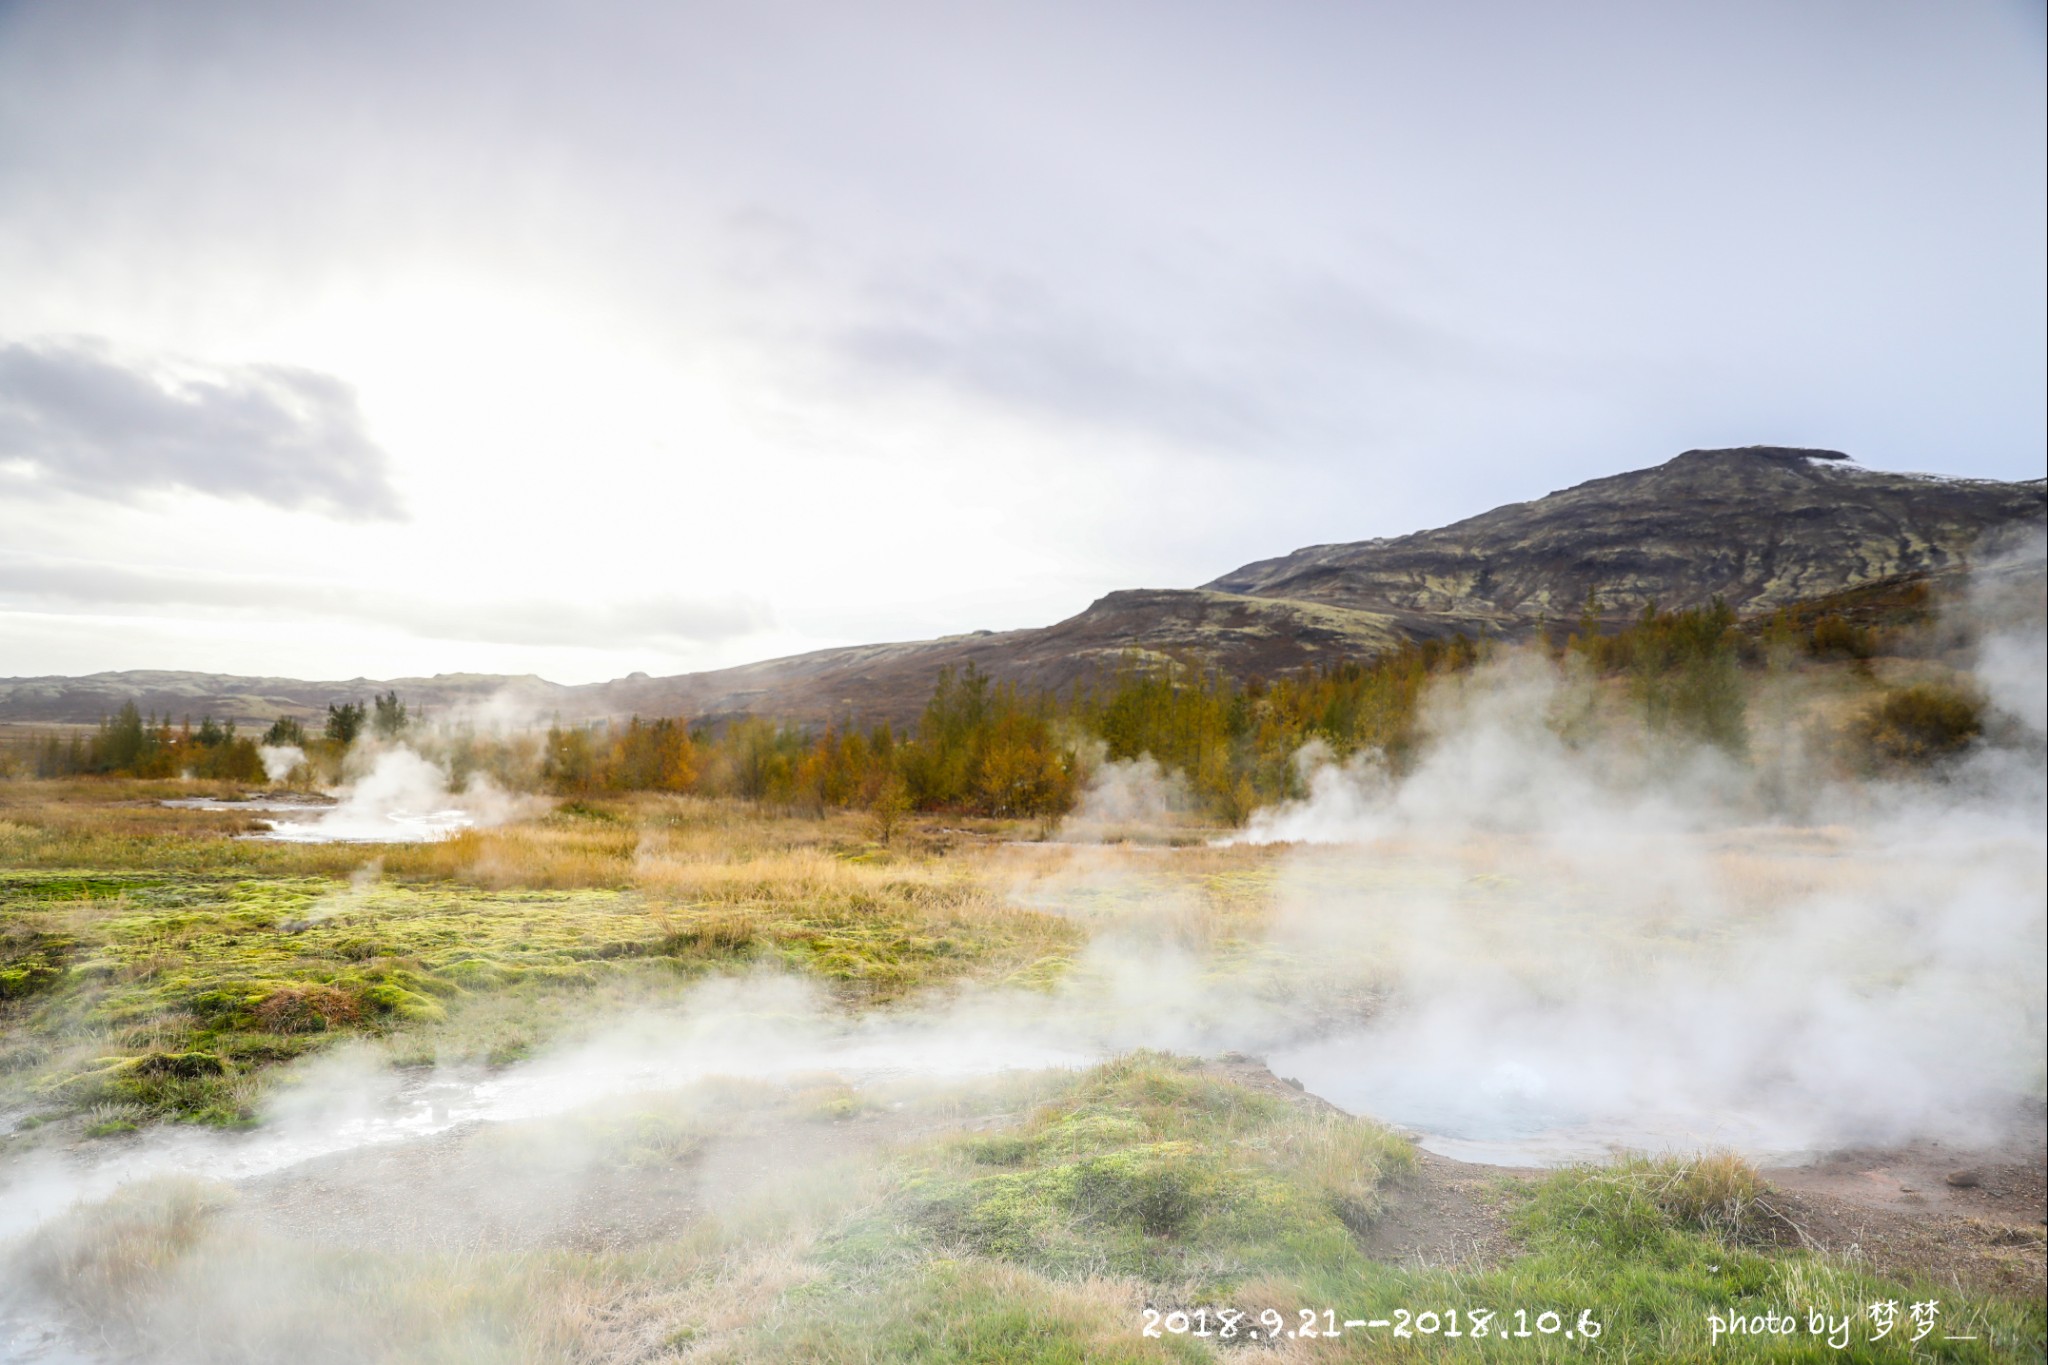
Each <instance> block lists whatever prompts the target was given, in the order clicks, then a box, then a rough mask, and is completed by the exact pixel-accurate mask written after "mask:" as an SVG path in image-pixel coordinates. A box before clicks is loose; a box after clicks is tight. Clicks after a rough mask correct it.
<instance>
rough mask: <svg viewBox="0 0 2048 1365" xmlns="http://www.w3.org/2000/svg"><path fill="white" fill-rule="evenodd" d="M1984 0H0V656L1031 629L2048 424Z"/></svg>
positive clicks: (570, 645)
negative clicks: (1253, 578)
mask: <svg viewBox="0 0 2048 1365" xmlns="http://www.w3.org/2000/svg"><path fill="white" fill-rule="evenodd" d="M2042 12H2043V7H2042V5H2041V4H2040V3H2039V0H2013V2H2012V3H1992V2H1991V0H1920V2H1919V3H1895V2H1893V0H1802V3H1797V4H1786V3H1783V0H1761V2H1759V3H1753V4H1752V3H1742V0H1703V2H1702V3H1670V4H1642V3H1638V2H1635V0H1629V2H1627V3H1615V4H1598V3H1557V4H1544V5H1532V4H1527V3H1478V2H1461V0H1446V2H1438V3H1427V4H1424V3H1412V2H1404V3H1372V2H1371V0H1354V2H1353V3H1328V2H1327V0H1320V2H1317V3H1308V2H1307V0H1301V2H1300V3H1295V2H1292V0H1275V2H1274V3H1265V4H1256V5H1255V4H1247V3H1242V0H1239V2H1238V3H1228V4H1226V3H1207V2H1206V0H1172V3H1164V2H1162V3H1157V4H1154V3H1143V2H1137V3H1121V2H1119V0H1109V3H1103V0H1095V2H1094V3H1086V4H1082V3H1073V4H1065V3H1049V2H1048V0H1035V2H1034V3H1029V4H1004V3H976V4H957V3H956V4H938V3H933V4H928V5H926V4H897V3H866V4H858V5H846V4H826V3H808V4H794V3H776V2H775V0H747V2H746V3H716V4H713V3H706V4H679V3H620V2H617V0H578V3H576V4H573V5H572V4H568V3H560V4H543V3H531V2H530V0H488V3H484V2H483V0H456V2H455V3H434V4H420V3H418V2H417V0H399V2H395V3H366V2H365V0H350V3H347V4H335V3H332V0H322V3H307V4H294V3H277V2H276V0H267V2H266V3H260V4H259V3H245V4H229V3H210V2H209V0H179V3H176V4H165V3H162V0H138V2H137V3H119V2H118V0H92V2H91V3H61V2H60V0H48V2H47V3H15V4H7V3H0V675H23V674H39V673H81V672H89V671H95V670H100V669H113V668H193V669H204V670H208V671H220V672H240V673H268V674H289V675H295V676H301V677H350V676H355V675H359V674H367V675H370V676H373V677H375V676H397V675H404V674H414V673H434V672H457V671H490V672H529V671H531V672H537V673H540V674H542V675H544V676H547V677H551V678H554V679H557V680H560V681H587V680H593V679H598V678H605V677H613V676H617V675H620V674H623V673H626V672H630V671H632V670H635V669H644V670H646V671H648V672H653V673H664V672H678V671H683V670H688V669H695V668H703V667H713V666H718V665H721V664H728V663H738V662H743V661H746V660H750V659H757V658H762V657H767V656H770V655H775V654H782V653H789V652H794V651H796V650H800V649H805V648H813V647H818V646H822V645H828V644H839V643H852V642H858V641H867V640H878V639H909V638H918V637H923V636H928V635H936V634H945V633H951V632H957V631H964V630H972V629H977V628H994V629H1000V628H1006V627H1012V626H1024V625H1037V624H1044V623H1049V622H1051V621H1054V620H1056V619H1059V618H1061V617H1064V616H1067V615H1070V614H1072V613H1073V612H1075V611H1078V610H1080V609H1081V608H1082V607H1085V606H1086V605H1087V604H1088V603H1089V602H1090V601H1091V600H1093V599H1094V598H1096V597H1097V596H1099V595H1101V594H1102V593H1104V592H1106V591H1109V590H1111V589H1114V588H1119V587H1135V586H1192V585H1194V584H1197V583H1200V582H1202V581H1205V580H1207V579H1209V578H1212V577H1215V576H1216V575H1218V574H1220V573H1222V572H1224V571H1226V570H1228V569H1231V568H1233V567H1235V566H1236V565H1238V564H1240V563H1243V562H1245V561H1247V560H1251V559H1256V558H1262V557H1266V556H1270V555H1274V554H1279V553H1284V552H1286V551H1287V550H1290V549H1293V548H1295V547H1297V546H1300V545H1304V544H1312V543H1317V542H1324V541H1340V540H1357V539H1362V538H1365V537H1368V536H1377V535H1392V534H1399V533H1401V532H1404V531H1409V530H1414V529H1418V528H1420V527H1424V526H1432V525H1439V524H1442V523H1444V522H1447V521H1451V520H1455V519H1457V518H1459V517H1462V516H1467V515H1471V514H1473V513H1477V512H1480V511H1484V510H1485V509H1487V508H1489V507H1492V506H1495V505H1497V504H1499V503H1502V502H1508V501H1515V500H1520V499H1525V498H1530V497H1535V496H1539V495H1541V494H1543V493H1545V492H1548V491H1550V490H1552V489H1556V488H1561V487H1565V486H1567V485H1570V484H1572V483H1576V482H1579V481H1581V480H1584V479H1587V478H1592V477H1597V476H1599V475H1602V474H1608V473H1614V472H1618V471H1620V470H1623V469H1629V468H1638V467H1641V466H1644V465H1649V464H1654V463H1658V462H1661V461H1662V460H1665V459H1668V458H1669V457H1670V456H1672V455H1674V454H1676V453H1677V452H1679V451H1681V450H1683V449H1686V448H1688V447H1693V446H1716V445H1743V444H1750V443H1755V442H1770V443H1782V444H1797V445H1820V446H1830V447H1834V448H1837V449H1842V450H1846V451H1848V452H1850V453H1851V454H1852V455H1854V456H1855V457H1856V458H1857V459H1859V460H1861V461H1863V462H1865V463H1867V464H1870V465H1874V466H1878V467H1883V468H1895V469H1921V470H1929V471H1942V472H1951V473H1958V474H1970V475H1983V476H1992V477H1999V478H2009V479H2016V478H2037V477H2040V476H2041V475H2042V473H2043V472H2044V454H2043V451H2044V431H2043V421H2044V418H2043V414H2044V409H2048V400H2044V392H2043V373H2044V370H2048V357H2044V353H2043V333H2044V295H2048V281H2044V272H2043V254H2044V252H2043V241H2044V233H2048V225H2044V172H2043V165H2044V161H2048V150H2044V146H2043V141H2044V138H2043V128H2044V122H2048V118H2044V96H2043V64H2044V32H2043V22H2042Z"/></svg>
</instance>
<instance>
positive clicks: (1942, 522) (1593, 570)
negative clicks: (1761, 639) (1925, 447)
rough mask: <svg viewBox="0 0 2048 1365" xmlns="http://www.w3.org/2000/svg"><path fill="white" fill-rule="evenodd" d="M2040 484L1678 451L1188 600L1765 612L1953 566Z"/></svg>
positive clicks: (1534, 614)
mask: <svg viewBox="0 0 2048 1365" xmlns="http://www.w3.org/2000/svg"><path fill="white" fill-rule="evenodd" d="M2042 517H2043V485H2042V481H2041V480H2039V479H2035V480H2032V481H2030V482H2027V483H2002V482H2000V481H1998V480H1995V479H1952V478H1940V477H1935V476H1931V475H1925V474H1892V473H1883V472H1880V471H1877V470H1871V469H1865V468H1863V467H1862V466H1860V465H1858V464H1856V463H1855V462H1854V461H1852V460H1851V459H1850V458H1849V457H1848V456H1846V455H1844V454H1842V453H1841V452H1840V451H1834V450H1796V449H1788V448H1786V447H1782V446H1748V447H1745V448H1742V449H1736V450H1688V451H1686V452H1685V453H1684V454H1683V455H1680V456H1678V457H1677V458H1676V459H1674V460H1670V461H1668V462H1667V463H1665V464H1661V465H1658V466H1657V467H1656V468H1654V469H1641V470H1636V471H1634V472H1633V473H1628V474H1617V475H1615V476H1613V477H1612V478H1606V479H1594V480H1592V481H1591V482H1590V483H1582V484H1580V485H1578V486H1577V487H1576V488H1568V489H1565V490H1564V491H1563V492H1560V493H1552V494H1550V495H1549V496H1548V497H1543V498H1538V499H1537V500H1536V501H1534V502H1521V503H1513V504H1510V505H1508V506H1506V507H1498V508H1495V509H1494V510H1493V511H1491V512H1487V513H1484V514H1482V515H1480V516H1476V517H1472V518H1469V519H1468V520H1465V521H1461V522H1457V523H1456V524H1454V525H1451V526H1446V527H1443V528H1442V529H1440V530H1435V531H1418V532H1416V533H1415V534H1413V535H1407V536H1400V537H1397V538H1394V539H1391V540H1367V541H1358V542H1355V543H1352V544H1348V545H1312V546H1310V547H1308V548H1307V549H1303V550H1296V551H1295V552H1294V553H1293V554H1290V555H1285V556H1282V557H1281V558H1279V559H1266V560H1260V561H1259V562H1258V563H1255V564H1247V565H1245V566H1244V567H1243V568H1241V569H1237V570H1235V571H1233V572H1231V573H1227V574H1225V575H1223V576H1222V577H1221V578H1218V579H1216V580H1215V581H1214V582H1212V583H1209V584H1207V585H1206V586H1207V587H1208V588H1210V589H1211V590H1214V591H1217V592H1230V593H1248V594H1252V595H1255V596H1260V597H1280V598H1288V599H1293V600H1300V601H1311V602H1325V603H1328V604H1329V605H1331V606H1337V607H1346V608H1350V609H1353V610H1363V611H1377V612H1388V613H1403V612H1407V613H1419V614H1424V615H1436V614H1441V613H1458V614H1464V615H1469V616H1478V617H1484V618H1487V619H1490V620H1492V621H1495V622H1497V623H1498V624H1499V625H1500V626H1501V627H1502V628H1503V629H1506V630H1510V631H1512V630H1514V629H1516V628H1518V627H1525V626H1527V625H1529V624H1530V623H1533V622H1536V621H1540V620H1543V619H1546V618H1548V619H1572V618H1576V617H1577V616H1578V614H1579V612H1580V611H1581V610H1582V608H1583V606H1584V604H1585V601H1586V596H1587V594H1588V593H1589V592H1591V593H1595V594H1597V595H1598V597H1599V600H1600V603H1601V606H1602V610H1603V614H1605V615H1607V616H1609V617H1613V616H1619V615H1631V614H1633V613H1634V612H1636V611H1637V610H1639V609H1640V608H1641V607H1642V605H1643V604H1644V603H1645V602H1648V601H1655V602H1656V603H1658V604H1659V605H1660V606H1663V607H1692V606H1701V605H1704V604H1706V603H1707V602H1709V601H1711V600H1712V599H1713V598H1715V597H1723V598H1725V599H1727V601H1728V604H1729V605H1730V606H1732V607H1734V608H1735V609H1736V610H1737V611H1739V612H1744V613H1749V612H1755V611H1764V610H1769V609H1771V608H1774V607H1779V606H1783V605H1785V604H1786V603H1789V602H1797V601H1803V600H1807V599H1810V598H1814V597H1821V596H1826V595H1827V594H1830V593H1834V592H1839V591H1841V590H1843V589H1845V588H1849V587H1854V586H1856V585H1857V584H1859V583H1866V582H1870V581H1872V580H1874V579H1880V578H1890V577H1895V576H1897V575H1899V574H1906V573H1924V572H1929V571H1932V570H1937V569H1941V568H1945V567H1948V566H1949V565H1951V564H1954V563H1956V562H1958V560H1960V559H1962V558H1964V557H1967V556H1968V555H1969V554H1970V553H1971V551H1972V548H1973V547H1975V546H1977V544H1978V542H1979V540H1980V538H1981V537H1982V536H1984V535H1985V534H1986V533H1987V532H1990V533H1994V535H2004V534H2009V533H2010V532H2011V531H2012V530H2013V529H2015V528H2020V527H2025V526H2028V525H2032V526H2035V527H2038V526H2040V525H2041V522H2042Z"/></svg>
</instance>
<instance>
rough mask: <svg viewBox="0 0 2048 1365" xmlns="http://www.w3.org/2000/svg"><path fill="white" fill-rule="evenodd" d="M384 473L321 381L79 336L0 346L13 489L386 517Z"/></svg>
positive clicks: (357, 415)
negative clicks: (180, 497)
mask: <svg viewBox="0 0 2048 1365" xmlns="http://www.w3.org/2000/svg"><path fill="white" fill-rule="evenodd" d="M388 466H389V461H388V460H387V458H386V456H385V454H384V452H383V451H382V450H380V449H379V448H378V447H377V445H376V443H375V442H373V441H372V440H371V439H370V438H369V435H368V434H367V433H366V431H365V430H364V422H363V414H362V411H361V409H360V408H359V407H358V406H357V403H356V396H355V393H354V392H353V391H352V390H351V389H350V388H349V387H348V385H346V384H344V383H342V382H341V381H340V380H338V379H336V378H334V377H333V376H332V375H325V374H319V373H316V372H315V371H312V370H306V369H299V368H296V367H293V366H288V365H243V366H212V367H206V366H195V365H191V364H174V363H169V362H164V361H156V362H144V361H137V360H133V359H129V358H125V357H120V356H117V355H116V354H115V353H114V352H113V350H112V348H111V347H110V346H108V345H107V344H106V343H105V342H103V341H99V340H96V339H92V338H66V339H62V340H55V341H37V342H23V341H16V342H7V343H0V472H6V473H11V475H12V478H11V479H10V480H9V485H8V486H9V487H10V488H12V489H13V490H14V491H16V492H33V491H35V490H38V489H61V490H63V491H65V492H69V493H76V494H82V495H84V496H87V497H95V498H109V499H113V500H117V501H124V502H125V501H131V500H133V499H135V498H137V497H139V496H141V495H143V494H146V493H155V492H163V491H168V490H173V489H182V490H186V491H190V492H196V493H210V494H214V495H216V496H221V497H238V498H253V499H255V500H257V501H260V502H266V503H270V504H272V505H273V506H277V507H287V508H301V507H314V508H320V509H323V510H327V511H331V512H333V513H336V514H338V515H340V516H344V517H362V518H392V517H398V516H401V515H402V509H401V507H400V504H399V500H398V495H397V493H396V492H395V491H394V490H393V488H392V486H391V482H390V477H389V467H388ZM10 467H11V468H10Z"/></svg>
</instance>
